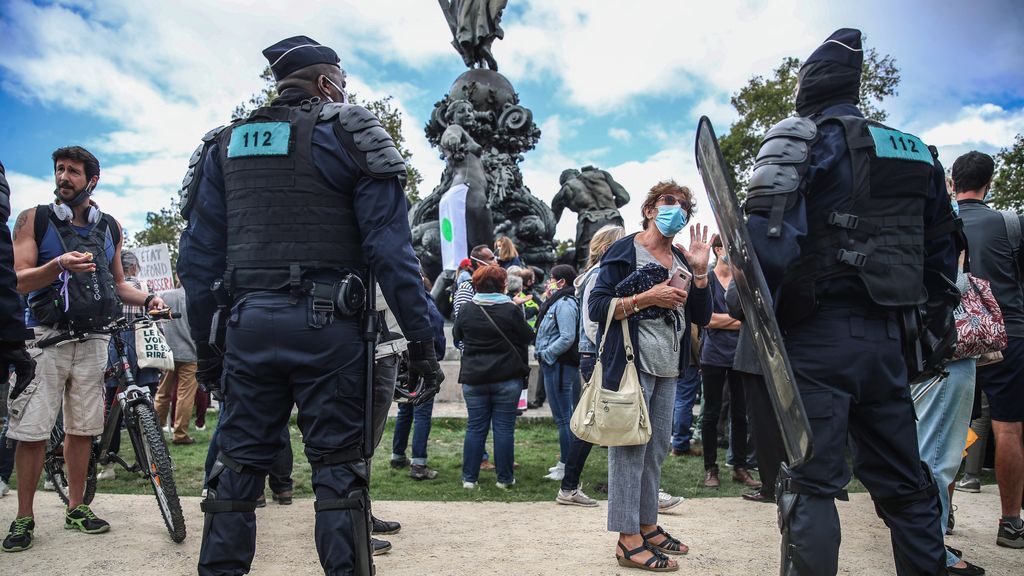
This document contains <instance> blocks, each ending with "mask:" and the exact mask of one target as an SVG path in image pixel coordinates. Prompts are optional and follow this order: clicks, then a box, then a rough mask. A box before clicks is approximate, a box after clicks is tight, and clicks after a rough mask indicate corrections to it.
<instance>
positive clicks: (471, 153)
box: [438, 100, 494, 247]
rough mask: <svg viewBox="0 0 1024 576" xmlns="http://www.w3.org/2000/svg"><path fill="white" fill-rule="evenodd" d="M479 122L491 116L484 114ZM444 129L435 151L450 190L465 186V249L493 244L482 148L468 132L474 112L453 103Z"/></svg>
mask: <svg viewBox="0 0 1024 576" xmlns="http://www.w3.org/2000/svg"><path fill="white" fill-rule="evenodd" d="M480 116H482V117H483V118H490V117H491V116H493V114H490V113H488V112H484V113H482V114H480ZM445 120H446V121H447V122H448V127H447V128H445V130H444V132H443V133H442V134H441V141H440V143H439V144H438V147H439V148H440V149H441V153H442V155H443V157H444V159H445V161H446V162H447V165H448V167H449V168H450V169H451V172H452V179H451V185H450V186H449V188H450V187H451V186H456V185H458V184H466V185H468V186H469V190H468V191H467V192H466V221H465V222H464V223H462V225H463V226H465V229H466V240H467V242H468V244H469V247H473V246H477V245H480V244H490V243H491V242H492V241H493V240H494V233H493V230H494V223H493V222H492V221H491V210H490V209H489V208H488V206H487V175H486V174H485V173H484V164H483V162H482V161H481V159H480V156H481V155H482V154H483V151H484V149H483V146H481V145H480V144H479V143H477V141H476V140H474V139H473V136H471V135H470V133H469V132H468V130H475V129H476V126H477V112H476V111H475V110H474V109H473V104H472V103H471V102H470V101H469V100H456V101H454V102H452V103H451V104H449V105H448V110H447V111H446V112H445Z"/></svg>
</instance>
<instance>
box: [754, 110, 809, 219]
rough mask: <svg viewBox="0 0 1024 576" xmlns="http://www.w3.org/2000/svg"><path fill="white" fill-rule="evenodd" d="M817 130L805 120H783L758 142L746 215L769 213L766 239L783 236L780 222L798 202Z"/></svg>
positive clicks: (797, 118)
mask: <svg viewBox="0 0 1024 576" xmlns="http://www.w3.org/2000/svg"><path fill="white" fill-rule="evenodd" d="M817 137H818V126H817V125H816V124H815V123H814V122H813V121H812V120H810V119H808V118H799V117H792V118H786V119H785V120H783V121H781V122H779V123H778V124H776V125H775V126H772V128H771V129H770V130H768V133H767V134H765V136H764V140H762V141H761V149H760V150H758V152H757V157H756V159H755V160H754V171H753V173H752V174H751V175H750V182H749V183H748V184H747V201H746V204H745V205H744V211H745V212H746V213H748V214H749V213H751V212H767V213H768V236H769V237H773V238H777V237H779V236H780V235H781V234H782V218H783V216H784V215H785V212H786V210H789V209H790V208H792V207H793V206H794V205H795V204H796V201H797V195H796V194H795V193H796V192H798V191H799V190H800V187H801V184H802V182H803V179H804V174H805V173H806V172H807V167H808V165H809V164H810V158H811V145H812V144H813V143H814V141H815V140H816V139H817Z"/></svg>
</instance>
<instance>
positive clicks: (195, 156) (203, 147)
mask: <svg viewBox="0 0 1024 576" xmlns="http://www.w3.org/2000/svg"><path fill="white" fill-rule="evenodd" d="M226 127H227V126H218V127H216V128H214V129H213V130H210V131H209V132H207V133H206V135H205V136H203V143H202V144H200V145H199V146H198V147H197V148H196V150H195V152H193V153H192V157H191V158H189V159H188V170H187V171H185V178H184V179H182V181H181V191H179V192H178V205H179V206H180V210H181V217H182V218H184V219H185V220H188V217H189V214H191V212H192V205H193V204H194V203H195V199H196V190H197V189H198V188H199V181H200V180H202V178H203V164H204V162H203V159H204V158H206V151H207V150H209V148H210V146H213V143H214V142H215V141H216V140H217V136H218V135H219V134H220V133H221V132H222V131H223V130H224V128H226Z"/></svg>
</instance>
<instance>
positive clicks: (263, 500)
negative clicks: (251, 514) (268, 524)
mask: <svg viewBox="0 0 1024 576" xmlns="http://www.w3.org/2000/svg"><path fill="white" fill-rule="evenodd" d="M256 507H257V508H266V507H267V497H266V496H265V495H263V494H260V497H259V498H258V499H257V500H256Z"/></svg>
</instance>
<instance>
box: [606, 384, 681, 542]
mask: <svg viewBox="0 0 1024 576" xmlns="http://www.w3.org/2000/svg"><path fill="white" fill-rule="evenodd" d="M639 374H640V386H642V387H643V390H644V399H645V400H647V409H648V411H649V412H650V414H651V439H650V441H648V442H647V444H642V445H640V446H612V447H610V448H608V530H609V531H611V532H622V533H623V534H638V533H640V525H641V524H657V523H658V486H659V485H660V483H661V464H662V462H664V461H665V455H666V454H667V453H668V447H669V445H670V444H671V442H672V409H673V405H674V403H675V397H676V380H677V379H676V378H658V377H656V376H653V375H651V374H648V373H646V372H644V371H642V370H641V371H640V372H639Z"/></svg>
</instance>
